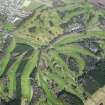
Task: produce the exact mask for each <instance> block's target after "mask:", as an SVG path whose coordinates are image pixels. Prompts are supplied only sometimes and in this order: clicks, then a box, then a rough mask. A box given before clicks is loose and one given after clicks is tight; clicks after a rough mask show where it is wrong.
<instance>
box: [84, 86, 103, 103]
mask: <svg viewBox="0 0 105 105" xmlns="http://www.w3.org/2000/svg"><path fill="white" fill-rule="evenodd" d="M85 105H105V86H104V87H103V88H100V89H99V90H98V91H97V92H96V93H94V94H93V95H92V96H91V97H89V98H88V100H87V101H86V102H85Z"/></svg>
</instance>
